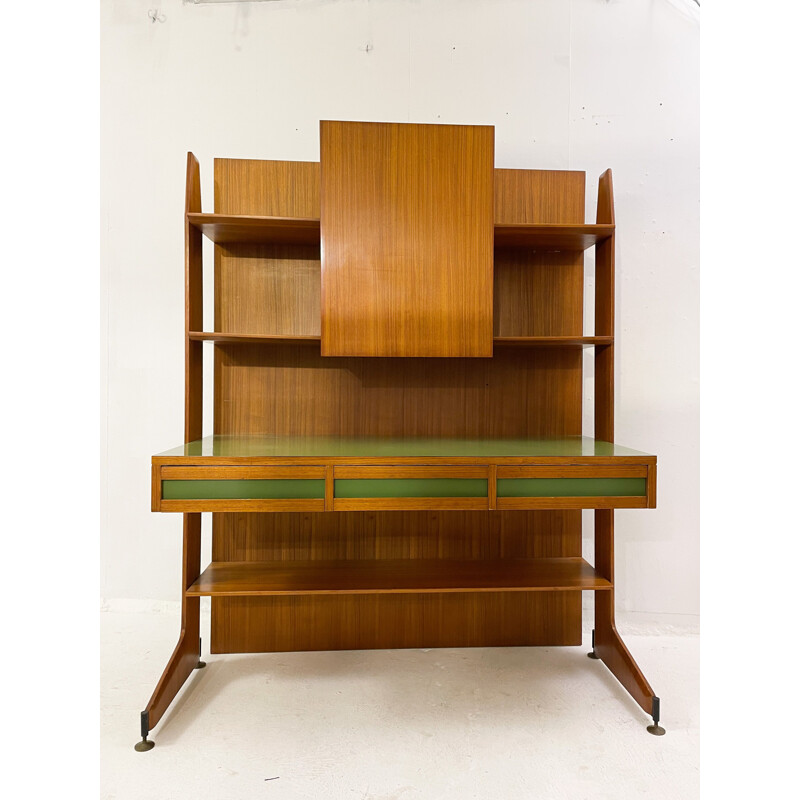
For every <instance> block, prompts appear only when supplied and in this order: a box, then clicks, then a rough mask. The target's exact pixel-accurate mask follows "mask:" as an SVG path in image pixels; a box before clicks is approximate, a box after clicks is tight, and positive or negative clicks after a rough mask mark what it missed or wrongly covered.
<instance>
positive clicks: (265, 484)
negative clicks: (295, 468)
mask: <svg viewBox="0 0 800 800" xmlns="http://www.w3.org/2000/svg"><path fill="white" fill-rule="evenodd" d="M161 497H162V499H163V500H263V499H275V500H278V499H280V500H307V499H311V498H315V499H316V498H319V499H323V500H324V499H325V481H324V480H312V479H295V480H285V481H284V480H281V481H277V480H276V481H271V480H266V481H264V480H254V481H239V480H222V481H161Z"/></svg>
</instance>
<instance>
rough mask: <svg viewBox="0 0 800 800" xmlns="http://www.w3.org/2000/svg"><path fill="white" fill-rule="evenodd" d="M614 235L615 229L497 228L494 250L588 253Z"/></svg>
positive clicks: (520, 226) (519, 226)
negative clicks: (584, 251) (545, 250)
mask: <svg viewBox="0 0 800 800" xmlns="http://www.w3.org/2000/svg"><path fill="white" fill-rule="evenodd" d="M613 233H614V226H613V225H555V224H554V225H538V224H532V223H520V224H514V225H495V226H494V246H495V247H532V248H543V249H547V250H588V249H589V248H590V247H593V246H594V245H596V244H597V243H598V242H602V241H604V240H605V239H608V238H609V237H610V236H611V235H612V234H613Z"/></svg>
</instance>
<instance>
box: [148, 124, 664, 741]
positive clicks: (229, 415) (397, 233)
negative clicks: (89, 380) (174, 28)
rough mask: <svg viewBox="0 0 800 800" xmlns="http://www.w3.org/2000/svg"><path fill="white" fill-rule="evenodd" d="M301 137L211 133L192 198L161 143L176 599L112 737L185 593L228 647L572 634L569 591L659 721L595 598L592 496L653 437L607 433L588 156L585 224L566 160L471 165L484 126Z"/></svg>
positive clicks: (601, 254) (167, 459)
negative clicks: (559, 167) (206, 363)
mask: <svg viewBox="0 0 800 800" xmlns="http://www.w3.org/2000/svg"><path fill="white" fill-rule="evenodd" d="M321 158H322V162H321V164H312V163H301V162H286V161H253V160H236V159H216V160H215V162H214V187H215V197H214V213H213V214H212V213H204V212H203V211H202V207H201V202H200V192H199V185H200V183H199V165H198V163H197V161H196V159H195V158H194V157H193V156H192V155H191V154H190V155H189V157H188V168H187V189H186V209H185V212H186V213H185V217H184V224H185V233H186V337H185V341H186V362H185V375H186V392H185V397H184V403H185V421H186V423H185V432H184V444H183V445H181V446H179V447H177V448H175V449H173V450H171V451H166V452H163V453H160V454H159V455H157V456H154V457H153V461H152V480H153V485H152V497H151V503H152V507H153V509H154V510H156V511H162V512H177V513H181V514H182V515H183V565H182V571H181V575H182V578H181V581H182V585H181V589H182V592H183V605H182V618H181V619H182V622H181V634H180V637H179V641H178V645H177V646H176V649H175V652H174V654H173V656H172V658H171V659H170V661H169V662H168V664H167V667H166V669H165V671H164V675H163V676H162V679H161V681H160V682H159V684H158V686H157V687H156V690H155V692H154V694H153V697H152V698H151V699H150V702H149V703H148V705H147V707H146V709H145V711H144V712H143V713H142V737H143V741H142V742H140V743H139V749H147V748H148V747H149V746H151V745H152V743H151V742H149V741H148V740H147V734H148V731H150V730H151V729H152V728H153V727H154V726H155V725H156V724H157V723H158V721H159V719H160V718H161V716H162V715H163V713H164V711H165V710H166V708H167V707H168V706H169V704H170V702H171V701H172V699H173V698H174V696H175V694H176V692H177V691H178V689H179V688H180V686H181V685H182V684H183V682H184V681H185V680H186V679H187V677H188V676H189V674H190V673H191V671H192V669H193V668H194V667H195V666H196V665H197V664H198V662H199V658H200V638H199V598H200V597H201V596H210V597H211V647H210V650H211V652H212V653H231V652H267V651H273V652H275V651H285V650H318V649H362V648H377V647H393V648H396V647H462V646H482V647H485V646H507V645H516V646H520V645H550V646H556V645H578V644H580V643H581V636H582V631H581V613H582V612H581V592H582V591H594V592H596V600H595V625H594V628H595V630H594V634H593V648H592V653H591V654H592V655H593V656H596V657H597V658H600V659H602V660H603V661H604V663H605V664H606V666H607V667H608V668H609V669H610V670H611V671H612V673H613V674H614V675H616V677H617V678H618V679H619V680H620V682H621V683H622V685H623V686H624V687H625V688H626V689H627V690H628V691H629V692H630V694H631V695H632V696H633V698H634V699H635V700H636V701H637V702H638V703H639V705H640V706H641V707H642V709H643V710H644V711H645V712H646V713H648V714H651V715H652V716H653V717H654V725H653V726H650V729H651V730H652V732H655V733H660V732H663V729H661V728H660V727H659V726H658V724H657V723H658V716H659V713H660V712H659V704H660V701H659V699H658V698H657V697H656V696H655V694H654V692H653V690H652V689H651V688H650V685H649V683H648V682H647V680H646V679H645V677H644V675H643V674H642V673H641V671H640V670H639V668H638V667H637V665H636V663H635V661H634V660H633V658H632V657H631V655H630V653H629V652H628V650H627V648H626V647H625V645H624V643H623V642H622V640H621V638H620V637H619V634H618V632H617V630H616V626H615V623H614V548H613V543H614V513H615V509H631V508H632V509H644V508H653V507H655V504H656V458H655V456H653V455H649V454H646V453H641V452H638V451H636V450H630V449H628V448H625V447H622V446H620V445H618V444H616V443H614V426H613V423H614V408H613V398H614V237H615V226H614V214H613V193H612V186H611V173H610V171H609V172H606V173H604V174H603V175H602V176H601V178H600V181H599V185H598V204H597V207H598V212H597V219H596V221H594V222H591V223H587V222H585V219H584V213H585V208H584V196H585V185H584V183H585V176H584V174H583V173H582V172H568V171H541V170H505V169H494V167H493V129H491V128H488V127H482V126H464V127H460V126H430V125H424V126H417V125H401V124H373V123H333V122H330V123H322V127H321ZM204 235H205V236H206V237H208V238H209V239H211V240H212V241H213V242H214V256H215V257H214V286H213V295H214V324H213V329H212V330H205V329H204V327H203V320H202V301H203V287H202V272H203V270H202V246H201V245H202V237H203V236H204ZM588 248H594V251H595V276H594V278H595V293H594V294H595V298H594V303H595V312H594V317H595V329H594V331H588V332H587V331H585V330H584V321H583V308H584V291H583V289H584V287H583V280H584V251H585V250H587V249H588ZM205 346H213V348H214V396H213V411H214V414H213V416H214V427H213V432H211V435H208V436H206V437H203V431H202V429H201V420H202V403H203V398H202V384H203V382H202V364H203V359H202V348H203V347H205ZM587 351H593V352H594V374H595V378H594V397H595V400H594V418H595V424H594V428H595V430H594V432H595V437H596V438H587V437H584V436H582V433H583V431H582V421H583V367H584V354H585V352H587ZM582 509H594V510H595V525H594V536H595V559H594V562H595V563H594V564H590V563H589V562H587V561H586V560H585V559H584V558H583V554H582V530H581V520H582V517H581V513H582V511H581V510H582ZM201 512H211V513H212V526H211V537H212V542H211V544H212V546H211V552H212V560H211V563H210V564H208V565H206V567H205V569H203V568H202V565H201V563H200V552H201V549H200V537H201V516H200V515H201ZM587 667H588V664H587Z"/></svg>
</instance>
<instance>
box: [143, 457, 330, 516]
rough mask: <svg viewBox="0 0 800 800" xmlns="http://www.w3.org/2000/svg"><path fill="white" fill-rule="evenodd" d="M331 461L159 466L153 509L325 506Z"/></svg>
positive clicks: (308, 508) (155, 468)
mask: <svg viewBox="0 0 800 800" xmlns="http://www.w3.org/2000/svg"><path fill="white" fill-rule="evenodd" d="M325 472H326V470H325V467H212V466H208V467H203V466H188V467H174V466H153V511H181V512H192V511H324V510H325Z"/></svg>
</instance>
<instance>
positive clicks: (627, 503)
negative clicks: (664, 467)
mask: <svg viewBox="0 0 800 800" xmlns="http://www.w3.org/2000/svg"><path fill="white" fill-rule="evenodd" d="M655 481H656V468H655V466H654V465H653V466H650V465H647V464H641V465H639V464H631V465H619V466H586V465H581V466H563V467H498V468H497V508H498V509H528V508H533V509H535V508H548V509H556V508H655V505H656V492H655Z"/></svg>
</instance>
